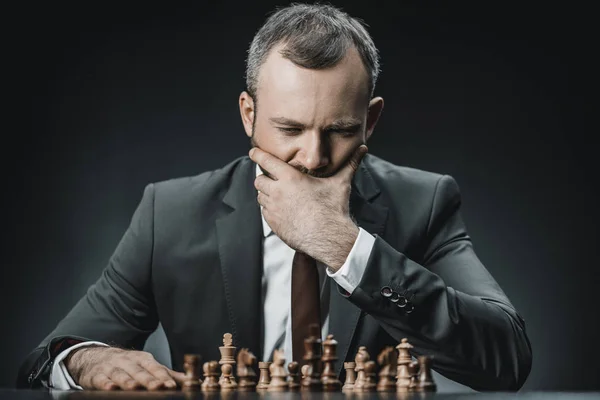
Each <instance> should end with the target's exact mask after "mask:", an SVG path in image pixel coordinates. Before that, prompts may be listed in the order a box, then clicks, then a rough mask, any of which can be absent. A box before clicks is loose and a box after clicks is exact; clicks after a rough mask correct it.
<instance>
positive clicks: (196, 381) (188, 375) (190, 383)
mask: <svg viewBox="0 0 600 400" xmlns="http://www.w3.org/2000/svg"><path fill="white" fill-rule="evenodd" d="M201 359H202V357H201V356H200V355H199V354H186V355H184V356H183V370H184V371H185V380H184V382H183V384H182V388H181V390H184V391H196V390H200V385H201V384H202V379H201V378H200V360H201Z"/></svg>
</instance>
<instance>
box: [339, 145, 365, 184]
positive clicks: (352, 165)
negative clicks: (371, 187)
mask: <svg viewBox="0 0 600 400" xmlns="http://www.w3.org/2000/svg"><path fill="white" fill-rule="evenodd" d="M368 151H369V149H368V148H367V146H365V145H364V144H361V145H360V146H359V147H358V149H356V150H355V151H354V154H352V156H351V157H350V159H349V160H348V163H347V164H346V166H345V167H344V168H343V170H342V171H341V174H340V175H341V177H342V179H348V180H352V177H353V176H354V174H355V173H356V170H357V169H358V166H359V165H360V162H361V161H362V159H363V157H364V156H365V154H367V152H368Z"/></svg>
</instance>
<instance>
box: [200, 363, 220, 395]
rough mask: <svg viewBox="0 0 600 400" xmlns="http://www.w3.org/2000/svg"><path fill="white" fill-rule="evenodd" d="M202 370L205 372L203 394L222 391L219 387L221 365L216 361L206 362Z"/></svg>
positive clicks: (202, 385)
mask: <svg viewBox="0 0 600 400" xmlns="http://www.w3.org/2000/svg"><path fill="white" fill-rule="evenodd" d="M202 370H203V371H204V382H202V384H201V390H202V391H203V392H218V391H220V390H221V386H220V385H219V378H218V377H219V363H218V362H216V361H208V362H205V363H204V365H203V367H202Z"/></svg>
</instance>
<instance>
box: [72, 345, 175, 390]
mask: <svg viewBox="0 0 600 400" xmlns="http://www.w3.org/2000/svg"><path fill="white" fill-rule="evenodd" d="M65 365H66V367H67V370H68V371H69V374H71V377H72V378H73V380H74V381H75V383H77V384H78V385H79V386H81V387H82V388H83V389H91V390H118V389H122V390H140V389H142V390H144V389H147V390H165V389H166V390H170V389H176V388H177V387H178V384H179V386H181V384H182V383H183V379H184V377H185V374H183V373H182V372H176V371H173V370H170V369H168V368H166V367H165V366H163V365H161V364H159V363H158V362H157V361H156V360H155V359H154V357H153V356H152V354H150V353H147V352H144V351H136V350H124V349H119V348H115V347H95V346H94V347H82V348H80V349H76V350H75V351H74V352H73V353H72V354H70V356H69V357H68V358H67V359H66V360H65Z"/></svg>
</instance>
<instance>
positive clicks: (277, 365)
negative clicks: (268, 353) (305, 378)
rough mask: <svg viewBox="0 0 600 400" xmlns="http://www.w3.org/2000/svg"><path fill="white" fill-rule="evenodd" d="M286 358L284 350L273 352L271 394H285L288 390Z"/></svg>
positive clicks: (270, 370) (270, 371)
mask: <svg viewBox="0 0 600 400" xmlns="http://www.w3.org/2000/svg"><path fill="white" fill-rule="evenodd" d="M284 364H285V357H284V356H283V350H282V349H276V350H275V351H274V352H273V362H272V363H271V365H270V366H269V373H270V376H271V381H270V382H269V388H268V389H267V390H268V391H269V392H285V391H287V389H288V383H287V382H286V377H287V374H286V372H285V367H284Z"/></svg>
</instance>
